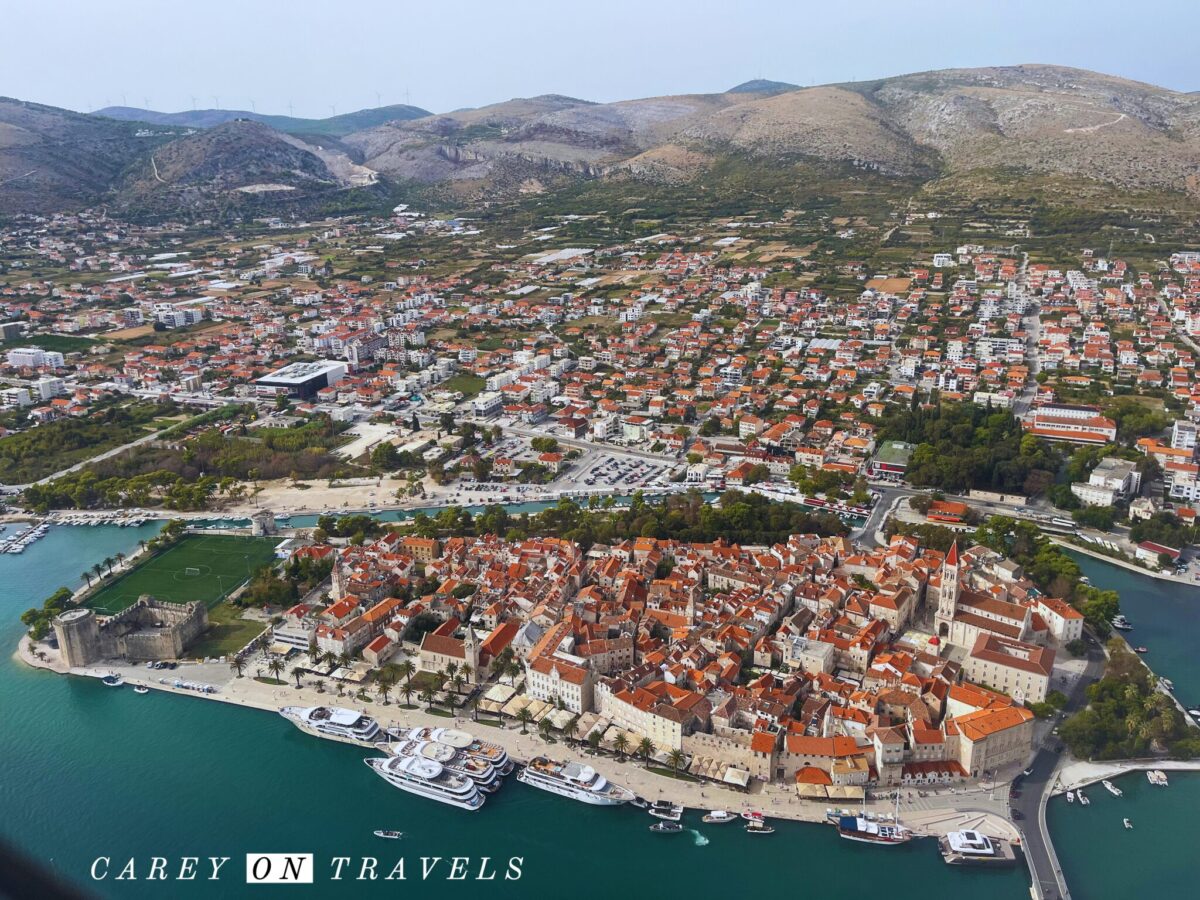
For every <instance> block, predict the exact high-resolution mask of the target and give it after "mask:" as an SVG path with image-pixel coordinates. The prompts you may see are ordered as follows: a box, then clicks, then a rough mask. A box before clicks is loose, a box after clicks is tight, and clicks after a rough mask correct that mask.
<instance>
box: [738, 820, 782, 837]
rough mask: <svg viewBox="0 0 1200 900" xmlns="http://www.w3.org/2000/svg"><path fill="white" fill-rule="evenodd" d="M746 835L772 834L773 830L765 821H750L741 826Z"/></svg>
mask: <svg viewBox="0 0 1200 900" xmlns="http://www.w3.org/2000/svg"><path fill="white" fill-rule="evenodd" d="M742 830H743V831H745V832H746V834H774V833H775V829H774V828H772V827H771V826H770V825H768V824H767V820H766V819H750V820H749V821H748V822H746V824H745V825H743V826H742Z"/></svg>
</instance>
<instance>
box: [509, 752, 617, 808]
mask: <svg viewBox="0 0 1200 900" xmlns="http://www.w3.org/2000/svg"><path fill="white" fill-rule="evenodd" d="M517 780H518V781H521V782H524V783H525V784H527V785H529V786H530V787H535V788H540V789H541V790H543V791H549V792H550V793H552V794H560V795H561V796H563V797H570V798H571V799H572V800H579V801H581V802H583V803H590V804H592V805H593V806H617V805H619V804H621V803H628V802H629V801H630V800H632V799H633V796H634V794H633V791H631V790H629V789H628V788H623V787H621V786H620V785H617V784H613V783H612V782H611V781H609V780H608V779H606V778H605V777H604V776H603V775H601V774H600V773H599V772H597V771H596V770H595V769H593V768H592V767H591V766H584V765H580V764H579V763H576V762H569V763H561V762H556V761H554V760H552V759H547V758H546V757H544V756H537V757H534V758H533V759H532V760H530V761H529V765H527V766H526V767H525V768H523V769H522V770H521V771H520V772H519V773H518V774H517Z"/></svg>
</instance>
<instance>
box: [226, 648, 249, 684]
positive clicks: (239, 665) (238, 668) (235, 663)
mask: <svg viewBox="0 0 1200 900" xmlns="http://www.w3.org/2000/svg"><path fill="white" fill-rule="evenodd" d="M229 668H231V669H233V670H234V671H235V672H237V677H238V678H241V677H242V669H244V668H246V660H244V659H242V654H240V653H239V654H238V655H237V656H235V657H234V658H233V659H232V660H230V661H229Z"/></svg>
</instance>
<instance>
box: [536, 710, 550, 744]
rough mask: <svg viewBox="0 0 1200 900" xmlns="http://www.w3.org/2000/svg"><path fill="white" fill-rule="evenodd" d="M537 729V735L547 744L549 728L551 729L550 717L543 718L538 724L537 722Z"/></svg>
mask: <svg viewBox="0 0 1200 900" xmlns="http://www.w3.org/2000/svg"><path fill="white" fill-rule="evenodd" d="M537 727H538V734H540V735H541V736H542V740H543V741H547V742H549V740H550V728H551V727H552V726H551V724H550V717H549V716H543V717H542V720H541V721H540V722H538V725H537Z"/></svg>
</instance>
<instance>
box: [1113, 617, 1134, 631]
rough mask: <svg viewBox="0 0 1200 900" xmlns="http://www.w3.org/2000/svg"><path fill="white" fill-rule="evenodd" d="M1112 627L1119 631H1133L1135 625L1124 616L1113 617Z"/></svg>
mask: <svg viewBox="0 0 1200 900" xmlns="http://www.w3.org/2000/svg"><path fill="white" fill-rule="evenodd" d="M1112 627H1113V628H1115V629H1117V630H1118V631H1133V623H1132V622H1130V621H1129V620H1128V619H1127V618H1125V617H1124V616H1121V615H1118V616H1113V619H1112Z"/></svg>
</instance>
